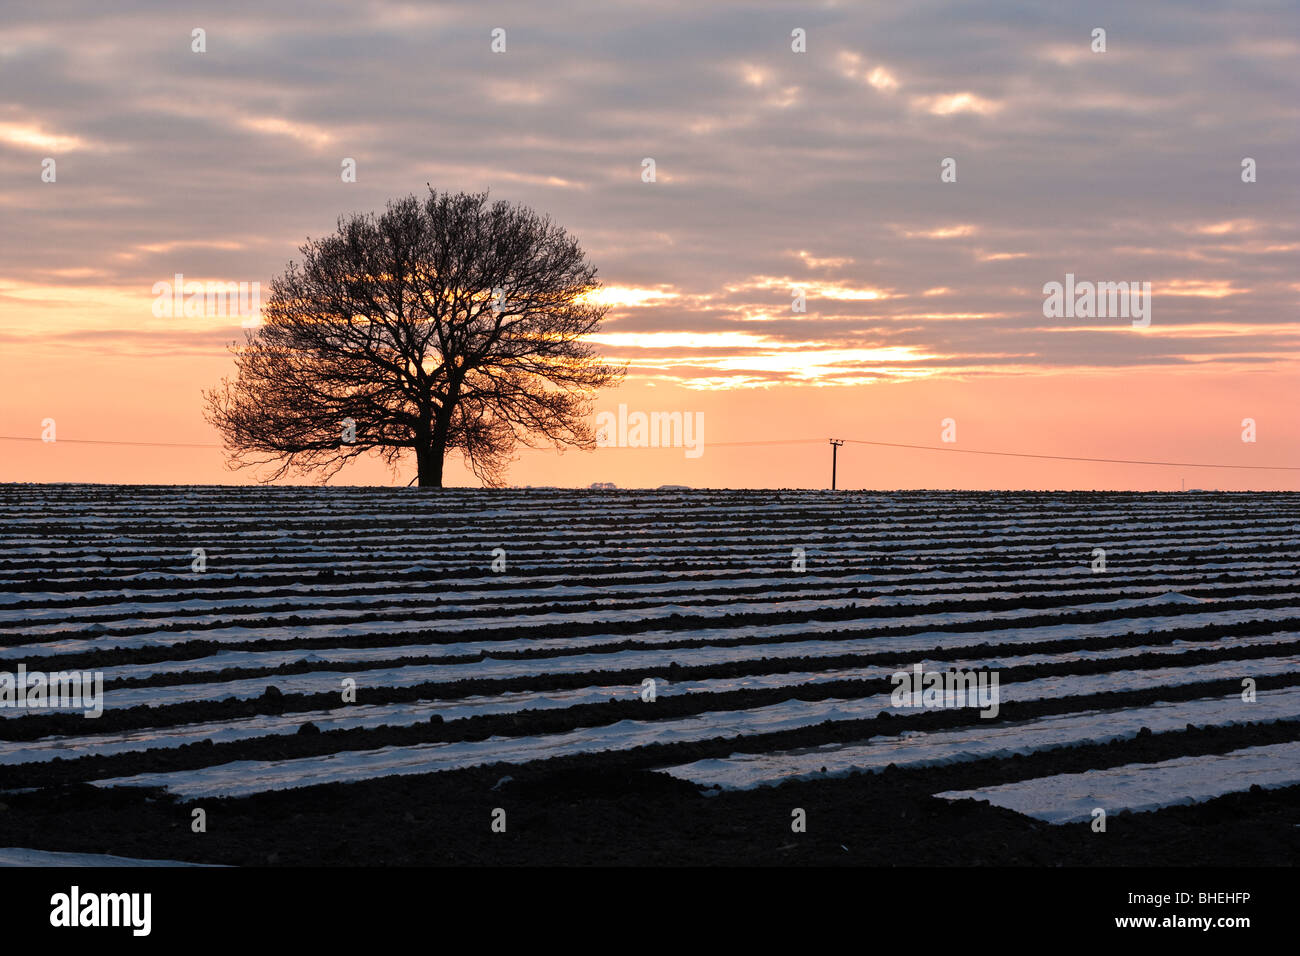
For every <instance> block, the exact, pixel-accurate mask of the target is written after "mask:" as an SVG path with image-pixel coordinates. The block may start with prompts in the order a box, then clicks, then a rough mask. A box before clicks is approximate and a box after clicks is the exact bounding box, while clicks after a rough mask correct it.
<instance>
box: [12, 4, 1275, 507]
mask: <svg viewBox="0 0 1300 956" xmlns="http://www.w3.org/2000/svg"><path fill="white" fill-rule="evenodd" d="M69 6H70V7H72V8H77V7H79V6H80V7H81V13H79V14H77V15H76V16H75V17H73V18H72V19H71V20H70V19H69V18H68V17H67V15H66V13H64V14H62V15H61V16H60V17H59V18H58V19H55V18H54V17H53V14H52V13H51V12H49V11H47V10H44V9H43V8H41V7H39V6H36V7H32V8H30V9H29V10H27V11H25V12H24V11H12V10H6V11H5V12H4V14H3V15H2V16H3V18H4V20H3V23H0V193H2V195H0V201H2V204H3V207H2V208H3V214H2V215H3V218H2V219H0V383H2V384H0V435H3V436H6V438H7V439H25V440H3V441H0V481H104V482H147V483H225V482H236V483H243V482H249V481H255V480H256V478H257V475H258V473H257V472H255V471H249V470H244V471H237V472H231V471H229V470H227V469H226V468H225V467H224V455H223V453H222V451H221V450H220V448H217V447H180V445H182V444H185V443H191V444H194V445H198V446H205V445H212V444H215V443H217V442H218V441H219V439H218V437H217V435H216V433H215V432H214V430H213V429H211V428H210V427H209V426H208V425H207V424H206V423H205V422H204V420H203V417H202V403H201V396H200V392H201V390H202V389H205V388H209V387H211V386H213V385H215V384H216V383H217V382H218V381H219V380H220V379H221V377H222V376H223V375H228V374H231V373H232V371H233V363H232V360H231V357H230V355H229V353H228V352H227V350H226V349H227V345H228V344H229V343H230V342H232V341H234V340H235V339H239V338H242V331H241V329H240V320H239V319H238V318H237V317H236V318H231V317H222V316H206V317H198V316H196V317H189V318H186V317H163V318H160V317H155V315H154V314H153V310H152V305H153V300H154V295H153V292H152V289H153V287H154V284H155V283H157V282H160V281H170V280H171V279H172V277H173V275H175V274H177V273H181V274H183V275H184V276H185V278H186V280H191V281H201V282H202V281H225V282H232V281H233V282H260V283H262V285H263V287H264V288H265V287H266V286H268V285H269V281H270V279H271V277H272V276H273V275H275V274H276V273H277V272H279V271H281V270H282V269H283V268H284V266H285V264H286V263H287V262H288V260H290V259H291V258H295V257H296V256H297V247H298V245H299V244H301V243H302V242H303V241H304V240H305V239H306V238H307V237H308V236H312V237H317V236H321V235H324V234H326V233H328V232H329V231H331V230H332V229H333V227H334V224H335V222H336V220H337V218H338V217H339V216H340V215H342V214H348V213H352V212H368V211H378V210H382V208H383V206H384V203H385V202H386V201H387V200H389V199H391V198H396V197H398V196H402V195H406V194H409V193H417V194H419V193H423V192H424V190H425V183H426V182H427V183H432V184H433V185H434V186H436V187H438V188H439V189H450V190H461V189H465V190H481V189H490V190H491V192H492V196H493V197H494V198H500V199H507V200H510V201H514V202H522V203H525V204H527V205H530V206H532V207H534V208H536V209H538V210H539V211H541V212H545V213H547V214H549V215H551V216H552V217H553V218H554V219H555V221H556V222H558V223H559V224H561V225H563V226H564V227H565V228H566V229H568V230H569V231H571V232H572V233H573V234H574V235H576V236H577V237H578V238H579V239H580V241H581V242H582V244H583V246H584V248H585V249H586V251H587V253H588V255H589V257H590V259H591V260H592V261H593V262H594V263H595V264H596V265H597V267H598V268H599V270H600V276H601V278H602V280H603V281H604V283H605V286H606V288H605V290H604V292H603V296H604V299H605V301H606V302H607V303H608V304H609V306H610V312H609V317H608V319H607V322H606V326H605V328H604V330H603V331H602V333H601V334H600V335H599V336H597V342H598V343H599V344H600V345H601V347H602V349H603V352H604V354H605V355H606V356H607V357H608V358H610V359H613V360H616V361H618V362H620V363H624V362H625V363H627V364H628V367H629V371H628V377H627V380H626V382H625V384H624V385H623V386H622V387H621V388H619V389H617V390H612V391H608V392H604V393H602V394H601V395H600V396H599V397H598V399H597V400H596V402H595V405H594V408H593V411H601V410H614V409H616V408H617V406H618V405H619V404H620V403H623V404H626V405H627V406H628V407H629V408H630V409H632V410H644V411H647V412H649V411H682V412H687V413H697V412H698V413H701V414H702V415H703V423H704V452H703V454H702V455H700V456H699V457H696V458H690V457H687V456H686V455H685V454H684V452H683V450H682V449H671V448H669V449H624V448H602V449H597V450H595V451H592V452H578V451H570V452H566V453H564V454H562V455H561V454H557V453H556V452H554V451H553V450H539V451H525V452H523V453H522V454H521V455H520V458H519V460H518V461H517V462H516V463H515V464H514V466H513V467H512V469H511V471H510V474H509V480H510V482H511V483H513V484H518V485H529V484H531V485H549V484H554V485H561V486H586V485H588V484H590V483H592V482H596V481H612V482H615V483H616V484H618V485H619V486H621V487H640V486H655V485H659V484H665V483H674V484H685V485H691V486H697V487H698V486H715V487H720V486H759V487H823V486H826V485H827V484H828V483H829V477H830V450H829V448H828V447H827V445H826V444H825V439H826V438H828V437H832V436H833V437H837V438H847V439H869V440H874V441H882V442H898V443H908V444H919V445H941V444H943V443H942V442H941V441H940V432H941V422H942V421H943V420H944V419H948V418H951V419H953V420H955V422H956V437H957V441H956V443H955V444H953V445H951V447H953V448H962V449H986V450H998V451H1017V452H1032V453H1036V454H1044V455H1066V456H1081V457H1103V458H1126V459H1150V460H1162V461H1178V462H1205V463H1221V464H1235V465H1256V466H1258V465H1273V466H1289V467H1291V468H1293V469H1300V425H1298V424H1297V420H1296V419H1297V415H1296V407H1297V405H1296V400H1295V397H1296V386H1297V371H1298V370H1300V369H1298V366H1297V358H1298V356H1300V335H1298V334H1297V333H1298V331H1300V316H1298V315H1297V300H1298V299H1300V272H1298V271H1297V269H1296V264H1297V261H1300V260H1298V254H1300V225H1298V224H1300V217H1297V212H1298V211H1300V210H1298V209H1297V205H1298V204H1297V183H1298V182H1300V163H1298V162H1297V151H1296V130H1297V128H1298V127H1297V119H1298V118H1300V117H1298V116H1297V105H1296V104H1297V103H1300V97H1298V96H1297V93H1298V92H1300V90H1298V89H1297V87H1298V86H1300V83H1297V76H1300V74H1298V73H1297V70H1296V63H1297V57H1300V41H1297V39H1296V37H1297V32H1296V29H1295V28H1296V26H1297V25H1298V24H1297V21H1298V20H1300V15H1298V14H1297V11H1296V8H1295V7H1294V5H1288V4H1284V3H1276V4H1270V3H1252V4H1240V5H1235V4H1225V5H1221V6H1216V7H1215V8H1213V9H1209V8H1200V7H1189V6H1187V5H1185V4H1177V3H1173V2H1154V3H1152V4H1141V5H1134V4H1131V3H1122V2H1113V3H1108V2H1102V3H1099V4H1097V5H1092V6H1089V7H1088V8H1087V9H1086V10H1085V9H1080V10H1074V11H1056V10H1052V9H1045V8H1044V7H1043V5H1041V4H1031V3H1024V4H1020V3H997V4H985V5H981V4H964V5H959V6H953V5H948V4H932V3H926V2H921V3H915V4H901V5H899V4H891V5H860V4H847V3H845V4H835V3H830V4H822V5H818V6H814V7H809V6H806V5H800V4H779V3H772V4H758V5H750V6H747V7H743V8H742V7H740V6H735V5H728V4H721V5H717V6H701V5H698V4H689V3H681V4H677V3H656V4H630V5H618V6H616V7H611V6H610V5H598V4H581V3H570V4H561V5H557V6H551V5H537V4H524V3H520V4H499V5H492V6H491V7H490V8H489V7H484V8H478V7H474V6H470V7H461V8H451V7H443V6H436V5H417V4H402V3H379V2H376V3H347V4H343V3H340V4H337V5H330V4H326V5H324V8H325V9H324V12H322V10H321V9H320V8H317V9H314V10H312V11H311V12H310V13H308V12H307V11H300V10H294V9H290V8H286V9H283V10H278V11H272V10H267V9H265V6H266V5H264V4H255V3H240V2H236V3H230V4H223V5H221V6H220V7H207V6H204V5H198V4H196V5H187V4H179V5H176V6H169V7H168V8H167V10H166V12H165V13H159V12H158V11H157V10H156V9H155V8H153V7H152V6H146V5H143V4H141V5H138V9H137V7H136V6H135V5H132V4H130V3H126V4H121V5H113V6H112V8H111V9H110V8H107V7H105V6H103V5H100V4H94V3H85V4H80V5H79V4H75V3H74V4H70V5H69ZM331 6H332V9H330V8H331ZM71 22H75V24H76V26H75V28H73V27H71V26H69V25H68V24H69V23H71ZM196 27H201V28H202V29H203V30H204V31H205V36H206V49H205V51H203V52H195V51H194V50H193V49H192V31H193V29H194V28H196ZM497 27H501V28H504V29H505V30H506V31H507V36H508V44H507V48H506V50H505V52H503V53H494V52H492V50H491V48H490V43H491V37H490V34H491V31H492V30H493V29H494V28H497ZM1096 27H1104V28H1105V29H1106V32H1107V48H1106V51H1105V52H1104V53H1102V52H1093V50H1092V49H1091V45H1092V43H1093V41H1092V31H1093V29H1094V28H1096ZM795 28H799V29H802V30H804V31H805V32H806V37H807V45H806V52H795V51H794V50H792V49H791V31H792V30H793V29H795ZM647 157H648V158H653V159H654V161H655V170H656V175H655V181H654V182H645V181H644V180H643V177H642V169H643V159H645V158H647ZM347 158H351V159H354V160H355V162H356V169H357V177H356V182H344V181H342V177H341V176H340V166H341V163H342V162H343V160H344V159H347ZM945 158H952V159H954V160H955V169H956V181H954V182H945V181H942V180H941V176H940V173H941V163H942V161H943V160H944V159H945ZM1247 158H1249V159H1251V160H1253V161H1254V162H1253V166H1254V168H1255V170H1256V173H1255V175H1256V179H1255V181H1254V182H1244V181H1243V177H1242V163H1243V160H1244V159H1247ZM49 159H52V160H54V162H55V168H56V169H57V177H56V179H55V181H54V182H47V181H43V178H42V170H43V163H44V161H46V160H49ZM1067 273H1069V274H1073V275H1075V276H1076V277H1077V278H1078V279H1079V280H1080V281H1084V280H1089V281H1094V282H1096V281H1107V282H1114V281H1127V282H1149V283H1150V284H1151V290H1152V307H1151V322H1150V326H1149V327H1146V328H1134V327H1133V326H1132V323H1131V322H1130V321H1129V319H1128V318H1119V317H1058V318H1045V317H1044V314H1043V300H1044V294H1043V287H1044V284H1045V283H1049V282H1053V281H1056V282H1061V281H1063V280H1064V279H1065V276H1066V274H1067ZM796 289H798V290H802V292H803V293H804V295H805V297H806V302H807V310H806V312H802V313H800V312H793V311H792V310H791V301H792V290H796ZM47 418H49V419H54V420H55V422H56V423H57V437H58V439H59V440H57V441H56V442H54V443H45V442H41V441H39V440H32V439H39V438H40V436H41V433H42V422H43V420H45V419H47ZM1244 419H1252V420H1253V421H1254V423H1255V433H1256V440H1255V441H1253V442H1246V441H1243V440H1242V433H1243V420H1244ZM801 438H809V439H818V440H820V443H816V444H808V445H769V446H735V445H728V444H726V443H729V442H748V441H759V440H765V439H801ZM80 439H95V440H107V441H119V442H139V443H158V444H157V445H147V444H140V445H133V444H121V445H114V444H81V443H78V442H77V441H74V440H80ZM413 475H414V464H413V462H412V463H411V465H410V467H408V468H406V469H405V470H404V471H403V472H402V473H401V474H399V475H397V476H394V475H392V474H391V473H390V472H389V471H388V470H387V469H386V468H385V467H383V466H382V465H380V464H379V463H377V462H367V463H358V464H356V465H352V466H349V467H348V468H346V469H344V471H343V472H342V473H341V474H340V476H339V477H338V478H336V479H335V482H336V483H359V484H366V483H381V484H402V485H404V484H406V483H407V482H408V481H409V480H410V479H411V478H412V477H413ZM298 480H310V479H298ZM447 480H448V483H449V484H457V485H475V484H477V482H476V481H475V479H474V478H473V476H472V475H471V474H470V473H469V472H468V471H467V470H465V469H463V468H462V467H461V466H460V464H459V461H458V460H457V459H452V460H451V461H450V463H449V468H448V476H447ZM1183 481H1185V483H1186V487H1187V488H1221V489H1296V488H1298V487H1300V470H1291V471H1285V470H1232V469H1225V468H1192V467H1156V466H1150V465H1116V464H1101V463H1083V462H1057V461H1041V460H1030V459H1016V458H1005V457H985V456H980V455H970V454H954V453H952V452H938V451H920V450H904V449H890V448H880V447H870V446H865V445H846V446H844V447H843V448H842V449H841V450H840V456H839V485H840V487H843V488H915V487H921V488H925V487H943V488H951V487H963V488H975V489H986V488H1098V489H1135V490H1178V489H1179V487H1180V482H1183Z"/></svg>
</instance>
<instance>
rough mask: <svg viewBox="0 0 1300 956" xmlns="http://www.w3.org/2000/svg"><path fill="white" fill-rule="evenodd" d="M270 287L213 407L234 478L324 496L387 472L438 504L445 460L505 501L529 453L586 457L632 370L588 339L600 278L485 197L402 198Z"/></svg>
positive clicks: (521, 210) (546, 232) (538, 222)
mask: <svg viewBox="0 0 1300 956" xmlns="http://www.w3.org/2000/svg"><path fill="white" fill-rule="evenodd" d="M300 251H301V255H302V262H301V263H297V262H290V263H289V264H288V267H287V268H286V269H285V271H284V272H283V273H282V274H280V275H279V276H277V277H275V278H274V279H273V280H272V281H271V285H270V294H269V296H267V298H266V304H265V306H264V308H263V310H262V318H263V324H261V325H260V326H257V327H256V328H253V329H250V330H248V331H247V332H246V335H245V341H244V343H243V345H237V346H235V347H234V349H233V351H234V355H235V366H236V374H235V376H234V378H233V379H231V378H225V379H223V380H222V382H221V384H220V386H219V387H217V388H215V389H212V390H210V391H208V392H207V393H205V398H206V403H207V407H206V417H207V418H208V420H209V421H210V422H211V423H212V424H213V425H215V426H216V427H217V428H218V430H219V431H220V432H221V434H222V437H223V439H224V441H225V445H226V448H227V451H228V453H229V455H230V464H231V466H232V467H245V466H248V465H272V466H274V467H273V469H272V471H271V472H270V474H269V475H268V476H267V478H266V479H265V480H268V481H269V480H275V479H277V478H280V477H283V476H284V475H285V474H287V473H289V472H291V471H293V472H297V473H301V474H308V473H316V474H319V475H320V476H321V477H322V479H323V480H328V479H329V478H331V477H333V475H335V474H337V473H338V470H339V469H340V468H342V467H343V465H344V464H346V463H347V462H348V461H350V460H351V459H353V458H355V457H357V456H359V455H364V454H376V455H378V456H380V457H381V458H382V459H383V460H384V461H385V462H387V463H388V464H389V465H390V467H392V468H393V469H394V470H395V471H396V470H398V469H399V468H400V466H401V463H402V462H403V461H405V460H409V458H410V457H412V456H413V457H414V459H415V462H416V467H417V480H418V482H419V484H420V485H422V486H426V487H441V485H442V478H443V463H444V460H445V458H446V455H447V453H448V452H451V451H456V452H459V453H460V454H461V455H463V456H464V459H465V460H466V462H467V464H468V465H469V467H470V468H471V469H472V470H473V472H474V474H475V475H476V476H477V477H478V478H479V479H480V480H481V481H483V482H484V483H485V484H488V485H500V484H501V483H502V481H503V477H504V474H505V469H506V466H507V465H508V463H509V462H510V461H511V459H512V457H513V452H514V451H515V449H516V448H517V446H519V445H521V444H522V445H528V446H535V445H539V444H550V445H553V446H554V447H557V448H564V447H579V448H590V447H592V446H593V445H594V444H595V436H594V435H593V433H592V430H591V428H590V426H589V425H588V424H587V423H586V418H587V416H588V415H589V414H590V410H591V401H592V399H593V398H594V396H595V393H596V391H597V390H598V389H600V388H604V387H607V386H613V385H617V384H618V383H619V381H621V379H622V376H623V372H624V369H622V368H618V367H614V366H611V365H607V364H605V363H604V362H603V361H602V360H601V359H600V358H599V357H598V356H597V354H596V351H595V349H594V346H593V345H592V343H590V342H589V341H588V340H587V339H586V336H588V335H590V334H591V333H592V332H595V331H596V330H597V329H598V328H599V327H600V324H601V322H602V320H603V319H604V315H605V307H604V306H602V305H599V304H598V303H597V301H596V299H595V295H594V294H595V293H596V292H597V290H598V289H599V288H600V283H599V282H598V281H597V279H596V269H595V267H594V266H593V265H591V264H590V263H589V262H588V261H587V258H586V255H585V254H584V252H583V250H582V248H581V247H580V246H579V244H578V242H577V241H576V240H575V239H574V238H572V237H571V236H569V235H568V234H567V233H566V232H565V231H564V230H563V229H562V228H560V227H558V226H556V225H555V224H554V223H552V222H551V220H550V219H549V218H548V217H546V216H542V215H539V214H538V213H536V212H534V211H533V210H531V209H529V208H527V207H525V206H520V205H512V204H510V203H507V202H503V201H496V202H489V201H488V196H487V193H474V194H470V193H458V194H455V195H452V194H450V193H439V192H438V191H437V190H435V189H433V188H432V187H431V188H430V190H429V195H428V197H427V198H425V199H423V201H421V200H420V199H418V198H417V197H416V196H408V197H406V198H403V199H399V200H396V201H394V202H391V203H389V204H388V207H387V209H386V210H385V211H384V212H383V213H382V214H380V215H378V216H376V215H353V216H351V217H344V218H340V220H339V223H338V229H337V231H336V232H335V233H334V234H332V235H330V236H327V237H326V238H323V239H315V240H312V239H309V240H308V241H307V242H306V243H305V244H304V245H303V246H302V247H301V250H300Z"/></svg>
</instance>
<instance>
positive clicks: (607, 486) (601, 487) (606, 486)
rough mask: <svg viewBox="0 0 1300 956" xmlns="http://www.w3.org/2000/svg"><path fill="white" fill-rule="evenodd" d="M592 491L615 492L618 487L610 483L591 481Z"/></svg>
mask: <svg viewBox="0 0 1300 956" xmlns="http://www.w3.org/2000/svg"><path fill="white" fill-rule="evenodd" d="M591 490H592V491H617V490H618V485H616V484H614V482H612V481H593V482H592V483H591Z"/></svg>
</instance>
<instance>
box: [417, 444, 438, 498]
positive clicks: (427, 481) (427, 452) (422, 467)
mask: <svg viewBox="0 0 1300 956" xmlns="http://www.w3.org/2000/svg"><path fill="white" fill-rule="evenodd" d="M442 459H443V449H441V448H434V447H432V446H426V447H422V448H417V449H416V450H415V461H416V465H417V466H418V468H419V478H418V480H417V484H418V485H419V486H420V487H421V488H441V487H442Z"/></svg>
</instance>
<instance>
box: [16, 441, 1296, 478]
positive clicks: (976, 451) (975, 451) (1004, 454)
mask: <svg viewBox="0 0 1300 956" xmlns="http://www.w3.org/2000/svg"><path fill="white" fill-rule="evenodd" d="M0 441H34V442H44V443H45V444H49V445H54V444H59V443H64V444H71V445H127V446H136V447H144V448H222V447H223V446H222V445H219V444H214V443H199V442H167V441H113V440H109V439H102V438H59V439H57V440H56V441H52V442H45V439H43V438H32V437H29V436H25V435H0ZM824 441H826V439H825V438H768V439H758V440H755V441H713V442H708V445H709V447H712V448H740V447H748V446H760V445H812V444H821V443H822V442H824ZM836 441H843V442H846V443H848V444H850V445H873V446H875V447H878V448H909V449H913V450H916V451H946V452H957V453H959V454H963V455H996V456H998V457H1000V458H1036V459H1039V460H1042V461H1082V462H1093V463H1098V464H1107V465H1157V466H1161V467H1170V468H1233V469H1238V470H1248V471H1300V465H1229V464H1225V463H1216V462H1199V461H1151V460H1148V459H1141V458H1087V457H1083V456H1079V455H1039V454H1035V453H1033V452H1023V451H989V450H987V449H980V448H951V447H945V446H943V445H910V444H906V443H904V442H892V441H868V440H867V439H864V438H844V439H836ZM607 447H612V446H607Z"/></svg>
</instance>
